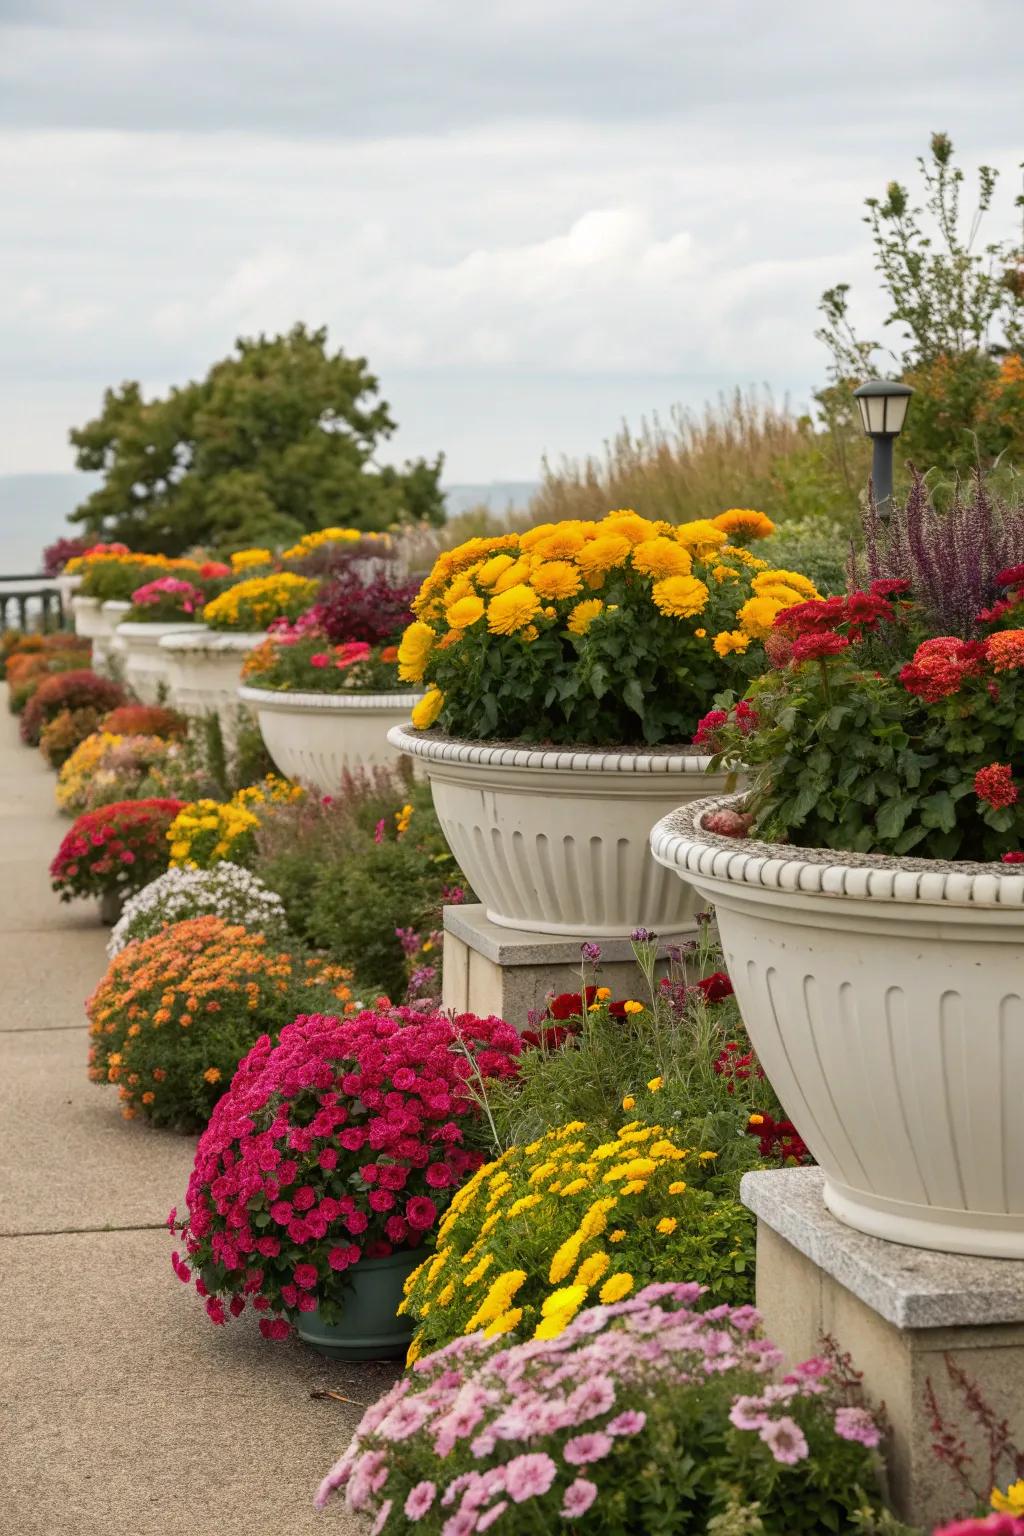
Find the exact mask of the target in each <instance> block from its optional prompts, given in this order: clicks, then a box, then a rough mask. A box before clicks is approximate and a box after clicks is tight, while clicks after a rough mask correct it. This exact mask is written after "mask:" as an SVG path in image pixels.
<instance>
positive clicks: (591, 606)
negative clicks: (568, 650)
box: [567, 597, 604, 635]
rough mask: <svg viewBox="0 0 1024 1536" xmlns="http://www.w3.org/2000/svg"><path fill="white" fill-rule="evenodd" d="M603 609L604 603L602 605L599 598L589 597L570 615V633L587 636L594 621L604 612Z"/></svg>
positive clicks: (577, 605)
mask: <svg viewBox="0 0 1024 1536" xmlns="http://www.w3.org/2000/svg"><path fill="white" fill-rule="evenodd" d="M603 609H604V603H602V601H601V599H600V598H599V597H588V598H586V599H585V600H584V601H583V602H582V603H577V604H576V606H575V608H574V609H573V610H572V612H571V613H570V614H569V623H568V625H567V628H568V629H569V631H570V633H571V634H574V635H585V634H586V632H587V630H588V629H589V628H590V626H591V624H593V622H594V620H595V619H596V618H597V616H598V614H599V613H601V612H602V611H603Z"/></svg>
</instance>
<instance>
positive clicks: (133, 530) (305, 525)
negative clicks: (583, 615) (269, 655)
mask: <svg viewBox="0 0 1024 1536" xmlns="http://www.w3.org/2000/svg"><path fill="white" fill-rule="evenodd" d="M378 393H379V389H378V383H377V380H376V378H375V377H374V376H373V374H371V373H370V372H369V370H368V368H367V364H366V360H365V358H358V357H357V358H352V357H346V356H345V354H344V353H343V352H341V351H340V350H339V351H337V352H334V353H331V352H329V351H328V347H327V330H326V327H324V328H321V329H319V330H307V328H306V327H305V326H304V325H296V326H294V327H293V329H292V330H291V331H289V332H288V334H287V335H285V336H274V337H269V338H268V337H266V336H259V337H257V338H256V339H255V340H247V339H245V338H241V339H239V341H238V342H237V343H236V345H235V350H234V351H233V352H232V353H231V355H230V356H229V357H226V358H224V359H223V360H222V361H221V362H219V363H216V364H215V365H214V366H213V367H212V368H211V369H210V371H209V373H208V374H207V375H206V377H205V379H203V380H201V381H200V382H193V383H189V384H186V385H184V386H183V387H182V388H177V389H172V390H171V391H170V392H169V393H168V394H167V395H166V397H164V398H163V399H155V400H145V399H144V398H143V395H142V390H141V387H140V386H139V385H138V384H137V383H127V384H122V385H121V387H120V388H119V389H108V390H107V392H106V394H105V395H104V399H103V409H102V411H101V412H100V414H99V416H97V417H96V419H95V420H94V421H90V422H88V423H87V424H86V425H85V426H83V427H77V428H75V429H74V430H73V431H72V432H71V442H72V444H73V446H74V448H75V450H76V461H77V464H78V467H79V469H85V470H92V471H98V472H99V473H101V474H102V475H103V484H102V485H101V486H100V487H99V488H98V489H97V490H96V491H94V492H93V493H92V495H91V496H90V497H89V498H88V499H87V500H86V501H85V502H83V504H82V505H81V506H80V507H79V508H78V509H77V510H76V511H75V512H73V513H72V514H71V517H72V521H74V522H78V523H81V524H83V525H84V526H85V528H86V530H87V531H88V532H89V533H90V534H93V535H95V536H97V537H99V538H109V539H121V540H123V541H124V542H125V543H126V544H129V545H131V547H132V548H133V549H139V550H144V551H151V552H162V553H166V554H180V553H181V552H182V551H184V550H186V549H188V548H189V547H190V546H192V545H195V544H205V545H211V546H214V547H216V548H217V549H220V550H230V549H232V548H241V547H242V546H244V545H247V544H253V543H263V542H269V543H280V542H283V541H292V540H294V539H296V538H298V537H299V536H300V535H301V534H303V533H305V532H308V531H309V530H311V529H316V528H326V527H331V526H335V525H343V526H346V527H352V528H363V529H366V530H372V529H376V530H379V529H383V528H387V527H389V526H391V525H392V524H394V523H398V522H404V521H408V520H410V519H422V518H425V519H427V520H428V521H430V522H434V523H440V522H442V521H443V518H444V503H443V498H442V494H441V490H440V484H439V481H440V475H441V466H442V462H443V459H442V456H441V455H438V457H437V459H436V460H434V461H433V462H429V461H427V460H424V459H417V460H416V461H414V462H413V463H410V464H406V465H405V466H404V468H402V469H396V468H394V467H392V466H389V465H384V466H379V465H377V464H376V463H375V462H374V452H375V450H376V448H377V445H378V444H379V443H380V442H381V441H382V440H384V439H386V438H387V437H389V436H390V435H391V433H392V432H393V431H394V430H395V422H394V421H393V420H392V417H391V414H390V411H389V408H388V406H387V404H386V403H385V402H384V401H382V400H380V399H379V398H378Z"/></svg>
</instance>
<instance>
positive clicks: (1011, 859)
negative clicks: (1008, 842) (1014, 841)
mask: <svg viewBox="0 0 1024 1536" xmlns="http://www.w3.org/2000/svg"><path fill="white" fill-rule="evenodd" d="M1001 862H1002V863H1003V864H1024V853H1022V852H1021V850H1020V849H1019V848H1014V849H1011V851H1010V852H1009V853H1004V854H1003V855H1002V856H1001Z"/></svg>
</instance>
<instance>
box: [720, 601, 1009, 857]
mask: <svg viewBox="0 0 1024 1536" xmlns="http://www.w3.org/2000/svg"><path fill="white" fill-rule="evenodd" d="M907 606H908V607H909V605H907ZM1017 611H1018V612H1019V611H1020V610H1019V609H1018V610H1017ZM912 623H913V610H912V609H911V611H910V613H909V615H908V618H907V620H906V621H905V623H904V624H901V625H900V626H899V628H897V629H896V630H895V632H894V633H892V634H889V635H887V636H886V639H885V643H884V644H883V643H882V641H880V640H879V641H874V642H869V643H867V644H861V643H858V642H857V640H856V636H854V637H853V640H854V643H853V644H852V645H851V646H850V648H849V649H847V650H844V651H840V653H839V654H838V655H835V656H831V657H827V658H822V659H820V660H818V661H805V662H803V663H801V664H799V665H795V666H793V665H791V666H789V667H787V668H786V669H785V670H783V671H776V672H770V673H767V674H766V675H765V676H763V677H761V678H759V679H757V681H756V682H755V683H754V684H753V685H752V686H751V688H750V690H749V693H748V698H749V699H750V701H751V702H752V704H753V706H754V708H755V709H756V711H757V712H758V714H759V716H760V724H759V726H758V728H757V729H756V730H755V731H754V732H753V733H746V734H744V733H741V732H740V731H739V730H738V729H737V728H736V727H735V726H730V727H727V728H726V731H725V735H726V736H727V738H728V741H727V747H726V751H725V753H724V760H725V761H727V762H729V763H732V764H734V765H738V764H739V763H740V762H743V763H745V764H746V765H747V767H748V768H749V769H750V770H751V771H752V787H751V792H750V795H749V797H748V799H747V802H746V806H747V809H748V811H750V812H752V813H753V816H754V824H753V831H754V835H756V836H758V837H761V838H764V839H765V840H767V841H769V842H793V843H797V844H802V845H803V846H805V847H810V848H838V849H848V850H851V851H853V852H857V853H882V854H893V855H903V854H916V855H918V856H921V857H925V858H931V859H980V860H996V859H999V858H1000V857H1001V856H1002V854H1003V853H1005V852H1007V851H1015V850H1017V849H1018V848H1019V847H1020V845H1021V844H1022V842H1024V808H1022V807H1021V806H1020V805H1019V804H1018V790H1017V787H1016V785H1015V784H1014V782H1013V777H1012V771H1011V766H1010V765H1012V764H1013V763H1014V762H1015V761H1017V760H1018V759H1019V755H1020V750H1021V743H1022V742H1024V692H1022V690H1024V682H1022V680H1021V672H1020V665H1021V662H1022V660H1024V649H1022V648H1021V647H1020V645H1019V644H1018V641H1017V636H1018V635H1019V633H1020V632H1019V631H1017V630H1014V631H1012V632H1009V633H1008V634H1007V635H1006V637H1005V643H1006V644H1007V646H1008V650H1007V651H1006V653H1005V655H1001V654H1000V653H999V652H998V651H988V647H989V646H995V647H998V646H999V645H1000V644H1001V643H1003V642H1001V640H1000V637H999V635H998V633H997V634H996V635H995V636H993V637H990V639H989V641H988V642H987V643H986V644H984V645H982V644H976V643H964V642H960V641H957V640H955V639H949V638H946V637H942V638H939V639H937V640H934V641H930V642H926V643H925V644H924V645H923V646H922V647H919V648H918V649H917V651H916V652H915V653H914V656H913V660H911V655H910V652H911V651H912V650H913V641H912V639H910V640H908V636H909V635H911V634H912ZM933 646H934V647H938V648H939V650H938V653H936V652H935V651H934V650H932V651H931V653H930V654H928V653H929V649H930V647H933ZM890 647H891V649H889V648H890ZM887 649H888V657H887V656H886V650H887ZM986 651H988V654H986ZM880 667H884V671H883V670H880ZM986 781H987V782H986Z"/></svg>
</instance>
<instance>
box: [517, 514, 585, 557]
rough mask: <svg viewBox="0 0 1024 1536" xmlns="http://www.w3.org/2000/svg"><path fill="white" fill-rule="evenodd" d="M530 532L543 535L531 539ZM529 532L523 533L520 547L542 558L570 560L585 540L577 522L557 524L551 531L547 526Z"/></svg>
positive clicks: (581, 528) (580, 526)
mask: <svg viewBox="0 0 1024 1536" xmlns="http://www.w3.org/2000/svg"><path fill="white" fill-rule="evenodd" d="M550 526H551V525H550V524H549V525H548V527H550ZM530 533H532V534H538V533H543V537H542V538H532V539H531V537H530ZM530 533H524V534H523V537H522V540H521V544H522V548H523V549H525V550H528V551H529V553H530V554H533V555H538V556H539V557H540V559H542V560H571V559H572V558H573V556H574V555H576V554H578V553H579V551H580V550H581V549H582V548H583V546H584V544H585V543H586V542H587V537H586V534H585V533H584V532H583V527H582V525H581V524H580V523H577V522H568V523H563V524H557V525H555V527H554V529H553V531H552V532H548V531H547V528H544V529H538V528H533V529H531V530H530Z"/></svg>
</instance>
